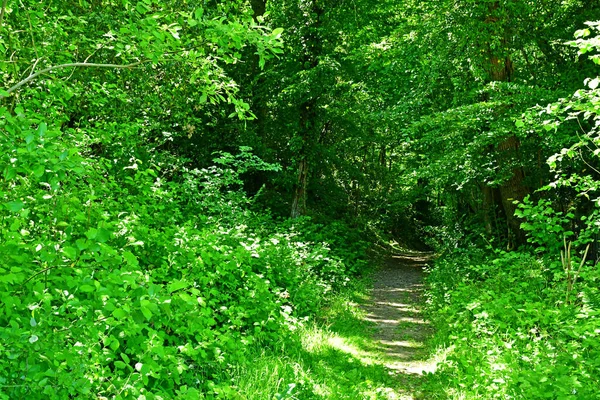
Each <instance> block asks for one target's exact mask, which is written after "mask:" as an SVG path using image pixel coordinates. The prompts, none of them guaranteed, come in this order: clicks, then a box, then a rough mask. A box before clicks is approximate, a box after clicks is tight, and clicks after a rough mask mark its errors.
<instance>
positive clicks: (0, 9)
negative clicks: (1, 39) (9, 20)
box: [0, 0, 8, 29]
mask: <svg viewBox="0 0 600 400" xmlns="http://www.w3.org/2000/svg"><path fill="white" fill-rule="evenodd" d="M6 3H8V0H4V1H3V2H2V7H1V8H0V29H1V28H2V20H3V19H4V10H6Z"/></svg>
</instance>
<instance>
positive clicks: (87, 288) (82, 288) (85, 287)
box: [79, 285, 96, 293]
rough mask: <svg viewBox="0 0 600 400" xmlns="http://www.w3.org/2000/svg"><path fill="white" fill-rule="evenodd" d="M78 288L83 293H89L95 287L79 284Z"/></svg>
mask: <svg viewBox="0 0 600 400" xmlns="http://www.w3.org/2000/svg"><path fill="white" fill-rule="evenodd" d="M79 290H80V291H82V292H84V293H91V292H93V291H95V290H96V288H95V287H94V286H92V285H81V286H79Z"/></svg>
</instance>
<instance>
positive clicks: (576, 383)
mask: <svg viewBox="0 0 600 400" xmlns="http://www.w3.org/2000/svg"><path fill="white" fill-rule="evenodd" d="M574 257H575V256H574ZM599 279H600V269H599V267H598V266H597V265H596V266H593V265H592V264H591V263H590V264H587V265H585V266H584V267H583V268H582V272H581V279H580V280H579V281H577V282H576V283H575V285H574V287H573V289H572V291H571V293H569V294H570V297H567V291H568V279H567V275H566V273H565V271H564V270H563V268H562V266H561V263H560V261H559V262H557V261H556V259H555V257H550V256H547V257H536V256H533V255H531V254H529V253H526V252H512V253H506V252H496V253H492V254H489V253H486V252H484V251H482V250H477V249H474V248H470V249H468V250H456V251H454V252H453V253H452V254H449V255H447V256H446V257H444V258H442V259H439V260H437V261H436V263H435V265H434V266H433V267H432V268H431V271H430V274H429V277H428V281H429V285H430V288H431V289H430V293H429V298H428V303H429V304H428V308H429V314H430V319H431V320H432V322H433V324H434V326H435V329H436V332H437V335H436V338H435V343H434V346H438V347H440V348H445V349H446V351H447V355H446V360H445V363H443V364H442V365H440V367H439V369H438V372H437V373H436V374H435V376H434V378H433V379H432V381H431V383H430V386H431V388H430V389H431V390H432V391H433V392H437V393H439V394H440V397H442V398H449V399H557V400H558V399H573V400H576V399H577V400H579V399H599V398H600V391H599V390H598V388H599V387H600V318H599V316H600V290H599V289H598V287H599V286H598V281H599Z"/></svg>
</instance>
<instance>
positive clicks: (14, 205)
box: [4, 200, 25, 212]
mask: <svg viewBox="0 0 600 400" xmlns="http://www.w3.org/2000/svg"><path fill="white" fill-rule="evenodd" d="M4 207H6V208H7V209H8V211H12V212H18V211H21V210H22V209H23V207H25V203H23V202H22V201H21V200H15V201H9V202H8V203H4Z"/></svg>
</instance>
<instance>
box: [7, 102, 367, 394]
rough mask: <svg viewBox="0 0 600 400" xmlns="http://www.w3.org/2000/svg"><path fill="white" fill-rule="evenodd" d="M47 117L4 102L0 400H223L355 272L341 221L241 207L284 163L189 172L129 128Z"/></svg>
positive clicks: (360, 252) (221, 159)
mask: <svg viewBox="0 0 600 400" xmlns="http://www.w3.org/2000/svg"><path fill="white" fill-rule="evenodd" d="M54 118H55V120H52V118H49V117H47V116H46V117H44V116H41V115H36V114H34V113H27V114H26V113H24V112H23V111H22V110H20V111H19V112H18V113H17V114H16V115H11V114H9V113H7V112H6V110H3V109H0V124H1V125H2V129H4V130H5V131H6V132H9V133H10V135H11V136H10V138H9V136H5V135H0V172H1V173H2V176H1V177H0V399H13V398H27V399H32V400H33V399H69V398H77V399H107V398H116V399H139V400H142V399H171V398H178V399H194V400H196V399H199V398H224V399H228V398H231V397H232V396H236V395H238V393H240V392H239V391H238V390H237V389H236V388H235V387H233V386H232V383H231V381H230V380H228V379H225V378H223V376H224V374H225V375H226V374H227V371H230V370H239V369H244V368H250V367H251V366H252V365H254V362H255V359H256V357H255V354H254V353H255V352H256V351H257V350H256V349H260V348H264V349H268V348H276V347H277V346H278V343H288V342H289V343H294V340H295V339H293V338H294V337H295V336H296V335H297V331H298V330H300V329H305V328H300V327H301V326H303V325H302V323H301V322H302V321H303V320H304V319H306V318H309V319H310V318H311V317H312V316H314V315H315V313H317V312H318V311H319V310H321V309H322V307H323V306H324V305H325V304H328V302H329V301H330V299H331V298H332V297H333V296H334V295H335V293H337V292H339V291H340V290H342V289H343V288H344V287H345V286H346V285H347V284H348V282H349V281H350V279H351V278H353V277H355V276H357V275H359V273H360V271H361V270H363V269H364V267H365V265H366V256H365V250H366V245H365V243H364V242H363V241H362V240H361V238H360V235H359V234H357V233H355V232H353V231H352V230H350V229H349V228H347V227H346V226H345V225H343V224H342V223H336V224H330V225H327V226H323V225H319V224H316V223H315V222H313V221H311V220H310V219H308V218H305V219H297V220H294V221H291V220H277V219H275V218H273V217H272V216H271V215H269V213H268V211H266V210H263V209H261V207H260V205H259V204H258V203H257V199H260V193H259V194H258V195H257V196H255V197H253V198H249V197H248V196H247V195H246V193H245V192H244V191H243V190H242V189H241V188H242V187H243V182H242V180H241V178H240V176H241V174H244V173H245V172H247V171H253V170H258V171H272V172H277V171H278V170H279V167H278V166H276V165H271V164H266V163H264V162H262V161H261V160H259V159H258V158H256V157H255V156H253V155H252V154H251V153H250V152H249V149H247V148H242V149H241V151H240V152H239V154H238V155H236V156H233V155H230V154H228V153H219V154H216V155H215V159H214V162H213V165H212V166H211V167H208V168H205V169H194V168H190V167H189V166H188V165H187V164H186V163H185V162H184V161H182V160H179V159H177V158H175V157H172V156H170V155H169V154H168V153H162V152H157V151H155V149H154V148H153V147H152V146H150V145H144V144H143V143H142V142H141V139H140V138H142V137H143V135H144V127H143V126H141V125H138V124H136V123H132V124H130V125H114V126H106V125H104V126H103V127H102V128H98V127H97V128H93V129H92V128H89V129H77V130H75V129H66V130H65V129H61V123H60V119H61V116H60V113H57V114H56V115H54ZM46 121H48V122H46ZM331 243H335V245H331ZM343 243H349V244H351V245H348V246H344V245H343ZM265 351H266V350H265ZM253 352H254V353H253ZM307 354H308V353H307ZM335 354H337V353H335V352H333V353H332V356H333V355H335ZM315 357H318V356H315ZM338 358H339V357H338ZM339 362H340V363H341V361H339ZM344 365H345V364H344ZM335 367H336V368H340V369H341V366H339V365H337V366H335ZM298 382H299V381H298Z"/></svg>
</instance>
